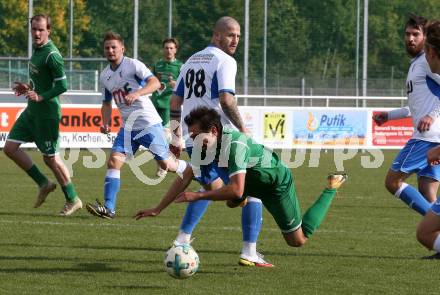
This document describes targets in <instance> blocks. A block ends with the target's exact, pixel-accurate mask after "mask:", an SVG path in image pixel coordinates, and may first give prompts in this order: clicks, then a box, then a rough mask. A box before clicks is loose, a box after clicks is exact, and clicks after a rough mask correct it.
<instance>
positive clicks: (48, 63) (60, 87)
mask: <svg viewBox="0 0 440 295" xmlns="http://www.w3.org/2000/svg"><path fill="white" fill-rule="evenodd" d="M29 78H30V85H31V87H32V89H33V90H34V91H35V92H36V93H37V94H38V95H40V96H41V97H42V98H43V100H42V101H40V102H35V101H29V102H28V107H27V111H28V113H29V114H30V115H32V116H36V117H39V118H57V119H60V118H61V107H60V102H59V99H58V95H60V94H61V93H63V92H65V91H66V90H67V80H66V74H65V72H64V61H63V58H62V56H61V54H60V52H59V50H58V48H56V47H55V45H54V44H53V42H52V41H50V40H49V42H47V43H46V44H44V45H43V46H40V47H37V48H35V49H34V52H33V54H32V57H31V59H30V61H29Z"/></svg>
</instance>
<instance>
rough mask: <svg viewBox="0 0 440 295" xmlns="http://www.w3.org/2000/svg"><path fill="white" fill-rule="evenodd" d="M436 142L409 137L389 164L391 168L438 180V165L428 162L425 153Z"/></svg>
mask: <svg viewBox="0 0 440 295" xmlns="http://www.w3.org/2000/svg"><path fill="white" fill-rule="evenodd" d="M438 145H439V144H438V143H436V142H429V141H424V140H420V139H410V140H409V141H408V142H407V143H406V145H405V146H404V147H403V149H402V150H401V151H400V152H399V154H398V155H397V156H396V158H395V159H394V161H393V164H392V165H391V170H393V171H396V172H399V171H401V172H404V173H407V174H411V173H417V177H420V176H425V177H429V178H432V179H435V180H437V181H440V165H435V166H431V165H429V164H428V160H427V153H428V150H430V149H431V148H433V147H436V146H438Z"/></svg>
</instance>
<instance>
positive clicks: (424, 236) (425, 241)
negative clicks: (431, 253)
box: [416, 228, 432, 250]
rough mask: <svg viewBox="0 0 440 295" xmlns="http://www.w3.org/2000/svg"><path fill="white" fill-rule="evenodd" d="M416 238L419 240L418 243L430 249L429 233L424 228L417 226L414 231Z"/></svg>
mask: <svg viewBox="0 0 440 295" xmlns="http://www.w3.org/2000/svg"><path fill="white" fill-rule="evenodd" d="M416 238H417V241H419V243H420V244H422V245H423V246H425V247H426V248H427V249H429V250H431V249H432V244H431V239H430V235H429V234H428V233H426V232H425V231H424V230H422V229H420V228H418V229H417V232H416Z"/></svg>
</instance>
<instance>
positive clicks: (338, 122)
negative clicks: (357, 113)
mask: <svg viewBox="0 0 440 295" xmlns="http://www.w3.org/2000/svg"><path fill="white" fill-rule="evenodd" d="M346 119H347V118H345V116H344V115H343V114H338V115H335V116H334V117H329V116H327V115H322V117H321V121H320V122H319V126H322V125H327V126H335V127H336V126H337V127H342V126H345V120H346Z"/></svg>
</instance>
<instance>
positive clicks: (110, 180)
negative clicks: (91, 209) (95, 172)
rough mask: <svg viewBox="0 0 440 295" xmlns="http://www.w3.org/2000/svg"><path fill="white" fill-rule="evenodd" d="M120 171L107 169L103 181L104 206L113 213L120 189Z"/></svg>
mask: <svg viewBox="0 0 440 295" xmlns="http://www.w3.org/2000/svg"><path fill="white" fill-rule="evenodd" d="M120 177H121V171H120V170H117V169H108V170H107V174H106V176H105V180H104V206H105V207H107V208H108V209H110V210H111V211H112V212H113V213H114V212H115V207H116V199H117V195H118V192H119V188H120V187H121V179H120Z"/></svg>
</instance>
